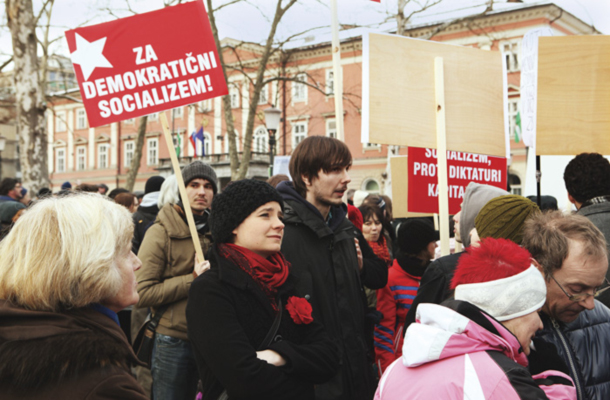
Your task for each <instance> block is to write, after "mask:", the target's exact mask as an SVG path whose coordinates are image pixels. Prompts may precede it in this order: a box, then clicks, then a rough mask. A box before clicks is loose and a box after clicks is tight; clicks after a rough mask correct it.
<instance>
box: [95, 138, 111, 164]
mask: <svg viewBox="0 0 610 400" xmlns="http://www.w3.org/2000/svg"><path fill="white" fill-rule="evenodd" d="M109 150H110V145H109V144H108V143H102V144H98V145H97V168H98V169H106V168H108V166H109V165H110V163H109V161H110V160H109V157H110V151H109Z"/></svg>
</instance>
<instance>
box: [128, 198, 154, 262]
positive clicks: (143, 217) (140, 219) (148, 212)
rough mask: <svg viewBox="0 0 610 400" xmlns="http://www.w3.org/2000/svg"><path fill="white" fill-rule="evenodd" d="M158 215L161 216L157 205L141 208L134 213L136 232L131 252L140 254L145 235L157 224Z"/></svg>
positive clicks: (134, 231) (132, 240) (134, 232)
mask: <svg viewBox="0 0 610 400" xmlns="http://www.w3.org/2000/svg"><path fill="white" fill-rule="evenodd" d="M157 214H159V207H157V206H156V205H155V206H150V207H142V206H140V207H138V210H137V211H136V212H134V213H133V215H132V218H133V224H134V230H133V239H131V251H133V254H138V250H140V245H141V244H142V240H144V234H145V233H146V231H147V230H148V228H149V227H150V226H151V225H152V224H153V223H154V222H155V219H156V218H157Z"/></svg>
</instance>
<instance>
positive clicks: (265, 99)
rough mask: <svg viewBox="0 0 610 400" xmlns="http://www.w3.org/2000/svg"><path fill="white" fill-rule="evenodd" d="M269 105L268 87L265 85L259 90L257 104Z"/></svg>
mask: <svg viewBox="0 0 610 400" xmlns="http://www.w3.org/2000/svg"><path fill="white" fill-rule="evenodd" d="M268 103H269V85H268V84H265V85H263V87H262V88H261V94H260V96H259V97H258V104H259V105H260V104H268Z"/></svg>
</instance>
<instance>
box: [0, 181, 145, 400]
mask: <svg viewBox="0 0 610 400" xmlns="http://www.w3.org/2000/svg"><path fill="white" fill-rule="evenodd" d="M132 235H133V222H132V220H131V215H130V214H129V212H128V211H127V210H126V209H125V208H124V207H122V206H120V205H118V204H115V203H114V202H112V201H110V200H107V199H105V198H103V197H102V196H101V195H99V194H88V193H83V194H75V195H71V196H66V197H61V198H48V199H45V200H41V201H39V202H38V203H36V204H34V205H33V206H32V207H31V208H30V209H29V210H28V211H27V212H26V213H24V215H23V216H22V217H21V218H19V220H18V221H17V223H16V224H15V226H14V227H13V229H12V231H11V232H10V233H9V235H8V236H7V237H6V238H5V239H4V240H3V241H2V242H1V243H0V254H2V257H0V321H1V323H0V393H2V395H1V396H0V397H2V399H9V400H12V399H30V398H31V399H37V400H39V399H118V398H120V399H146V396H145V395H144V392H143V391H142V388H141V387H140V386H139V385H138V383H137V382H136V380H135V379H134V378H133V377H132V375H131V373H130V367H131V365H133V364H135V363H137V361H136V356H135V355H134V353H133V351H132V350H131V347H130V345H129V343H128V341H127V339H126V337H125V335H124V333H123V332H122V331H121V328H120V327H119V323H118V318H117V315H116V313H117V312H118V311H119V310H122V309H124V308H125V307H127V306H130V305H132V304H135V303H136V302H137V301H138V293H137V292H136V280H135V276H134V271H135V270H137V269H138V268H140V266H141V263H140V260H138V258H137V257H136V256H135V255H134V254H133V253H132V252H131V237H132Z"/></svg>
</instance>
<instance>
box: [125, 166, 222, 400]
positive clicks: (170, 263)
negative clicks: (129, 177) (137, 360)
mask: <svg viewBox="0 0 610 400" xmlns="http://www.w3.org/2000/svg"><path fill="white" fill-rule="evenodd" d="M178 173H179V172H178ZM182 176H183V178H184V183H185V186H186V194H187V198H188V202H187V201H184V202H183V201H180V202H179V203H178V204H166V205H165V206H164V207H163V208H162V209H161V210H160V211H159V215H158V216H157V220H156V221H155V223H154V225H153V226H151V227H150V228H149V229H148V231H147V232H146V235H145V236H144V241H143V242H142V246H141V247H140V251H139V252H138V257H139V258H140V260H141V261H142V268H141V269H139V270H138V271H137V273H136V278H137V281H138V294H139V295H140V301H139V303H138V307H152V310H153V314H155V313H162V316H161V319H160V321H159V325H158V327H157V332H156V335H155V343H154V350H153V359H152V363H151V374H152V378H153V389H152V392H153V397H154V398H155V399H193V398H195V391H196V388H197V380H198V377H199V375H198V372H197V365H196V364H195V359H194V356H193V352H192V349H191V343H190V342H189V340H188V336H187V326H186V303H187V299H188V298H187V296H188V291H189V289H190V287H191V283H192V282H193V280H194V279H195V278H196V277H197V276H199V275H200V274H201V273H203V272H204V271H206V270H207V269H209V266H210V263H209V261H202V260H196V256H195V246H194V243H193V241H192V239H191V234H190V231H189V226H188V224H187V218H186V213H185V207H190V208H191V210H192V212H193V216H194V220H195V226H196V228H197V234H198V239H199V243H200V244H201V247H202V249H203V251H204V253H205V252H207V250H208V248H209V247H210V245H211V234H210V232H209V227H208V223H207V220H208V215H209V207H210V205H211V204H212V199H213V198H214V195H215V194H216V192H217V190H218V179H217V177H216V173H215V172H214V170H213V169H212V168H211V167H210V166H209V165H207V164H204V163H203V162H201V161H193V162H192V163H191V164H189V165H187V166H186V167H184V168H183V169H182ZM189 204H190V205H189Z"/></svg>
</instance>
